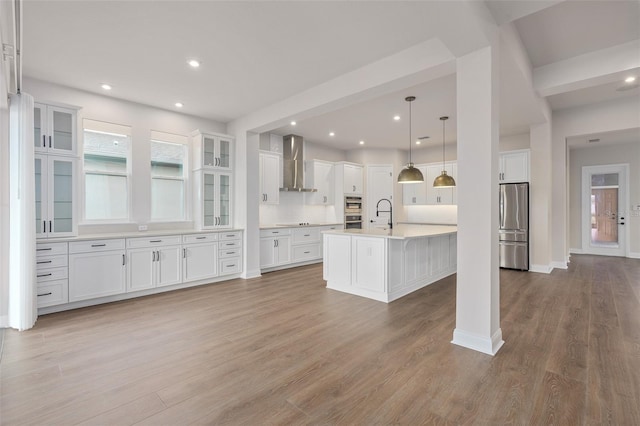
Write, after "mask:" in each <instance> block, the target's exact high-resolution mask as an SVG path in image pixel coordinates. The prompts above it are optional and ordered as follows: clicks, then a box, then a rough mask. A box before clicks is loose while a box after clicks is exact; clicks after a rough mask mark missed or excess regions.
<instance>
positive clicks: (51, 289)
mask: <svg viewBox="0 0 640 426" xmlns="http://www.w3.org/2000/svg"><path fill="white" fill-rule="evenodd" d="M36 282H37V285H38V288H37V291H36V297H37V298H38V299H37V305H38V308H44V307H47V306H54V305H60V304H62V303H68V302H69V266H68V248H67V243H45V244H38V245H37V246H36Z"/></svg>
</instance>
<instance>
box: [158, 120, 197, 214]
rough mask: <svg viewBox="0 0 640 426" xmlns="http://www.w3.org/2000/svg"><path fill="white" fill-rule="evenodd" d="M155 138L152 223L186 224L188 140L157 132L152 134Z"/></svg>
mask: <svg viewBox="0 0 640 426" xmlns="http://www.w3.org/2000/svg"><path fill="white" fill-rule="evenodd" d="M152 136H153V137H155V139H153V140H151V143H150V151H151V152H150V154H151V220H154V221H164V222H170V221H183V220H186V219H187V209H186V206H187V184H188V181H187V152H188V146H187V144H186V142H187V138H186V137H180V136H179V135H171V134H162V133H161V132H156V131H152ZM167 140H169V141H170V142H167ZM181 142H184V143H181Z"/></svg>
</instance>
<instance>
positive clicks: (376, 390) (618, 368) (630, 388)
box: [0, 255, 640, 425]
mask: <svg viewBox="0 0 640 426" xmlns="http://www.w3.org/2000/svg"><path fill="white" fill-rule="evenodd" d="M571 259H572V262H571V265H570V268H569V270H567V271H554V272H553V273H552V274H550V275H544V274H535V273H521V272H516V271H506V270H503V271H501V274H500V275H501V306H502V309H501V318H502V320H501V326H502V330H503V336H504V339H505V342H506V343H505V345H504V346H503V348H502V349H501V350H500V352H499V353H498V354H497V356H495V357H490V356H488V355H484V354H481V353H478V352H474V351H471V350H468V349H464V348H461V347H458V346H455V345H453V344H451V343H450V341H451V338H452V333H453V329H454V327H455V276H452V277H448V278H446V279H444V280H441V281H439V282H437V283H434V284H432V285H431V286H428V287H426V288H424V289H422V290H420V291H418V292H416V293H413V294H411V295H409V296H407V297H405V298H402V299H400V300H398V301H395V302H393V303H391V304H388V305H387V304H384V303H380V302H375V301H372V300H367V299H363V298H360V297H357V296H352V295H347V294H343V293H339V292H335V291H332V290H327V289H326V288H325V283H324V281H323V280H322V268H321V265H312V266H306V267H301V268H296V269H290V270H285V271H280V272H274V273H269V274H265V275H264V276H262V277H261V278H256V279H252V280H246V281H243V280H234V281H230V282H226V283H220V284H215V285H211V286H203V287H197V288H191V289H185V290H180V291H175V292H170V293H164V294H159V295H154V296H149V297H145V298H140V299H134V300H128V301H123V302H118V303H112V304H108V305H101V306H96V307H91V308H85V309H79V310H75V311H69V312H62V313H57V314H51V315H45V316H42V317H40V318H39V319H38V322H37V324H36V327H34V328H33V329H32V330H29V331H26V332H22V333H19V332H17V331H14V330H6V331H5V336H4V353H3V354H2V359H1V360H0V423H1V424H3V425H13V424H20V425H29V424H38V425H41V424H64V425H71V424H83V425H96V424H103V425H104V424H113V425H132V424H139V425H178V424H179V425H186V424H242V425H255V424H286V425H289V424H366V425H370V424H410V425H415V424H442V425H446V424H481V425H484V424H534V425H548V424H556V425H581V424H584V425H592V424H598V425H600V424H611V425H640V260H634V259H624V258H607V257H597V256H586V255H576V256H573V257H572V258H571Z"/></svg>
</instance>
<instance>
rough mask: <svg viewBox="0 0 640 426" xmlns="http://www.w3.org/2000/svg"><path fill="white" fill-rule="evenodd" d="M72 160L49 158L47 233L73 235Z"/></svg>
mask: <svg viewBox="0 0 640 426" xmlns="http://www.w3.org/2000/svg"><path fill="white" fill-rule="evenodd" d="M74 162H75V160H73V159H63V158H54V157H49V170H50V171H49V176H50V177H49V179H50V182H49V188H50V191H49V220H50V225H49V233H50V234H55V235H56V236H63V235H72V234H73V219H74V218H73V205H74V202H75V200H74V191H73V189H74V184H73V174H74V173H73V168H74Z"/></svg>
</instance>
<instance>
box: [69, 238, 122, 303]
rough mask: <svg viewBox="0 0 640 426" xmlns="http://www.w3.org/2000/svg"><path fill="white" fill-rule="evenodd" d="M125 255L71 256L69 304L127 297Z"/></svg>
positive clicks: (118, 252) (95, 254)
mask: <svg viewBox="0 0 640 426" xmlns="http://www.w3.org/2000/svg"><path fill="white" fill-rule="evenodd" d="M126 271H127V269H126V255H125V250H124V248H123V249H122V250H117V251H105V252H89V253H76V254H70V255H69V302H76V301H79V300H87V299H95V298H98V297H104V296H111V295H114V294H120V293H124V292H125V290H126V282H127V274H126Z"/></svg>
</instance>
